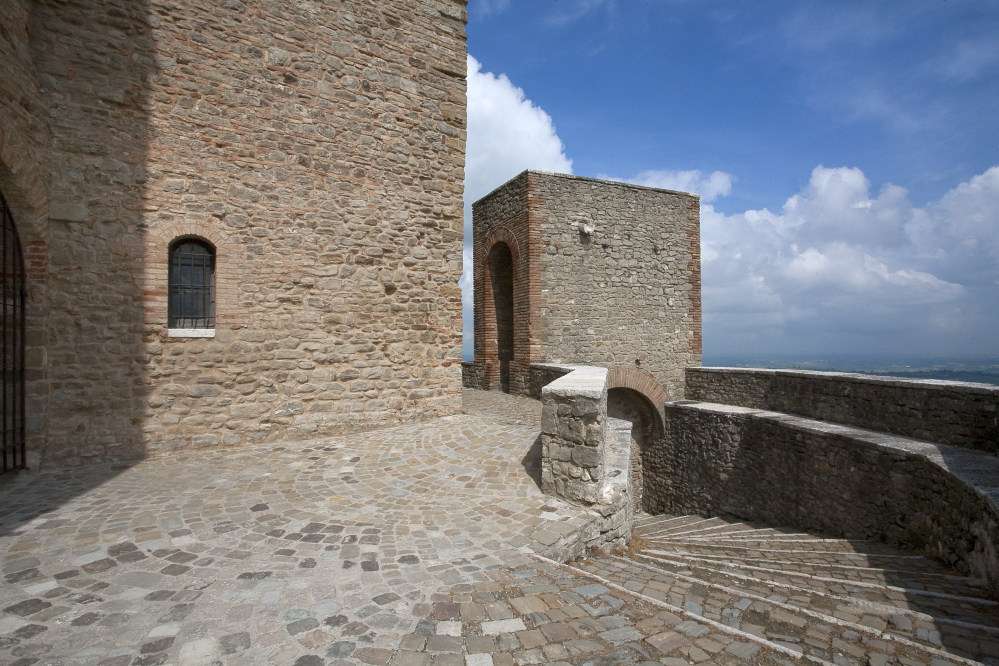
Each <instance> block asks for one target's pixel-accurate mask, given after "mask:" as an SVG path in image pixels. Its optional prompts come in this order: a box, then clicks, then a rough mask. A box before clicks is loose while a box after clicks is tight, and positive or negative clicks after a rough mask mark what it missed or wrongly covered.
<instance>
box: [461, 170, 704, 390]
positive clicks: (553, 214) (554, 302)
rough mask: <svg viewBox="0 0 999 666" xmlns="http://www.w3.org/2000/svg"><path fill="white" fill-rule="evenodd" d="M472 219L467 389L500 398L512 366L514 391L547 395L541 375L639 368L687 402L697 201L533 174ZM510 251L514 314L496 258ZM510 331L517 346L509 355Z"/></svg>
mask: <svg viewBox="0 0 999 666" xmlns="http://www.w3.org/2000/svg"><path fill="white" fill-rule="evenodd" d="M473 214H474V218H473V223H472V226H473V234H474V238H473V254H474V259H473V261H474V269H475V281H474V285H475V286H474V288H475V361H474V363H475V372H474V373H470V375H469V386H473V385H474V386H476V387H478V388H483V389H496V388H499V387H500V384H501V383H502V375H503V372H504V371H503V370H502V366H503V364H504V363H508V366H509V371H508V372H509V390H510V391H512V392H514V393H523V394H527V393H531V394H532V395H539V394H538V393H536V392H532V386H531V385H532V383H533V384H537V383H538V382H534V381H532V378H531V373H532V369H531V364H539V363H556V364H559V363H568V364H572V363H577V364H586V365H596V366H603V367H612V366H627V367H629V368H632V369H636V368H640V369H641V370H643V371H645V372H647V373H649V375H650V376H651V377H653V378H654V379H655V381H656V382H658V383H659V384H661V385H662V386H663V387H665V389H666V391H667V392H668V393H669V394H670V395H672V396H673V397H674V398H681V397H683V388H684V387H683V368H684V367H686V366H690V365H698V364H699V363H700V359H701V290H700V201H699V198H698V196H697V195H693V194H685V193H682V192H670V191H666V190H657V189H652V188H647V187H638V186H633V185H626V184H623V183H612V182H608V181H601V180H596V179H592V178H580V177H576V176H566V175H560V174H551V173H545V172H539V171H526V172H524V173H522V174H520V175H519V176H517V177H516V178H514V179H513V180H511V181H509V182H508V183H506V184H505V185H503V186H501V187H499V188H497V189H496V190H494V191H493V192H491V193H490V194H489V195H487V196H486V197H484V198H482V199H481V200H479V201H477V202H475V204H473ZM500 247H507V248H509V254H508V255H505V256H509V257H510V259H509V261H510V262H511V271H510V273H511V274H510V275H506V273H504V275H506V277H505V278H503V279H504V280H510V281H512V287H511V289H512V306H511V305H509V303H507V306H503V304H502V303H501V301H502V302H507V301H508V300H509V299H506V297H505V296H504V297H502V298H501V296H500V295H501V294H505V293H506V291H507V288H506V287H504V288H503V289H498V286H499V284H500V283H499V282H498V281H497V280H500V274H499V273H496V257H494V258H490V257H492V255H491V253H493V252H495V251H496V248H500ZM498 256H499V255H497V257H498ZM494 281H497V282H496V285H494V284H493V283H494ZM504 284H505V282H504ZM494 286H495V287H497V288H494ZM497 299H499V300H497ZM504 307H508V308H509V309H510V310H511V312H510V314H509V315H504V314H503V312H504ZM511 317H512V320H511V321H507V319H510V318H511ZM504 326H506V327H512V329H511V330H510V331H508V332H507V333H506V334H505V335H507V336H512V337H511V342H512V344H510V345H509V346H510V348H509V349H506V348H505V347H504V349H502V350H501V349H500V347H501V346H503V345H501V344H500V340H499V337H500V335H501V333H502V331H504V330H506V329H505V328H504ZM504 354H505V355H506V356H507V357H508V358H504V356H503V355H504ZM550 379H552V378H549V381H550ZM543 383H544V382H542V384H543Z"/></svg>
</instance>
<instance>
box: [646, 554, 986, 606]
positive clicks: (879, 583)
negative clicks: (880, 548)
mask: <svg viewBox="0 0 999 666" xmlns="http://www.w3.org/2000/svg"><path fill="white" fill-rule="evenodd" d="M642 552H643V553H644V554H647V555H651V556H660V557H666V558H669V559H670V560H674V561H676V562H677V563H679V565H680V566H694V565H696V566H700V567H702V568H706V569H711V570H716V571H720V570H722V569H728V570H732V569H735V570H739V571H741V572H743V573H744V574H746V575H752V576H755V577H756V578H763V579H767V578H789V579H791V580H797V581H798V582H799V583H800V584H807V585H810V586H814V585H815V584H816V583H818V584H821V585H829V584H832V585H853V586H859V587H863V588H865V589H875V590H891V591H894V592H901V593H904V594H908V595H912V594H916V595H925V596H932V597H940V598H943V599H949V600H956V601H958V602H964V603H971V604H980V605H986V606H996V605H999V604H997V602H995V601H993V600H991V599H985V598H981V597H979V596H977V595H976V594H975V593H976V592H977V593H979V594H981V593H982V589H981V588H978V587H973V586H970V585H967V584H963V583H958V582H952V581H948V580H946V579H943V578H942V577H939V576H938V577H937V579H936V580H934V581H929V579H927V578H924V579H923V581H924V582H920V581H918V580H917V581H912V582H913V583H914V586H901V585H897V584H893V582H892V581H890V580H887V578H889V577H890V575H889V574H886V573H885V572H884V571H883V570H880V569H874V568H871V569H866V568H862V567H855V568H853V569H851V570H848V571H845V572H844V571H836V572H815V573H808V572H803V571H795V570H792V569H789V568H787V567H783V568H775V567H774V566H773V565H771V566H762V565H753V564H745V563H739V562H735V561H732V560H728V561H725V562H719V561H717V560H714V559H710V558H706V557H702V556H696V557H692V556H689V555H681V554H677V553H676V552H675V551H665V550H656V549H646V550H643V551H642ZM688 563H690V564H688ZM778 564H779V563H778ZM823 573H826V574H827V575H823ZM829 573H836V574H839V575H836V576H833V575H828V574H829ZM917 575H918V574H917ZM954 578H958V577H957V576H955V577H954Z"/></svg>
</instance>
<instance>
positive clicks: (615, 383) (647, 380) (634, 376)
mask: <svg viewBox="0 0 999 666" xmlns="http://www.w3.org/2000/svg"><path fill="white" fill-rule="evenodd" d="M614 388H627V389H631V390H633V391H637V392H638V393H641V394H642V395H643V396H645V397H646V398H647V399H648V400H649V402H651V403H652V405H653V406H654V407H655V410H656V414H657V415H658V416H659V423H658V424H657V425H658V428H659V432H663V424H664V422H665V420H664V418H663V405H664V404H665V403H667V402H669V401H670V400H672V396H670V393H669V391H667V390H666V388H665V387H664V386H663V385H662V384H660V383H659V380H658V379H656V378H655V377H654V376H653V375H652V373H650V372H648V371H646V370H642V369H640V368H631V367H628V366H624V365H615V366H611V367H610V368H609V369H608V371H607V389H608V390H610V389H614Z"/></svg>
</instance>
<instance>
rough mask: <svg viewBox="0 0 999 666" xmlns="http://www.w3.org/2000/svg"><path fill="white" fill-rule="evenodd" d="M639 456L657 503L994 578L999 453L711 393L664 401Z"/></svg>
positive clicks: (998, 562)
mask: <svg viewBox="0 0 999 666" xmlns="http://www.w3.org/2000/svg"><path fill="white" fill-rule="evenodd" d="M666 423H667V427H666V437H665V441H664V442H663V444H662V446H658V447H654V448H652V449H650V450H649V451H648V452H647V453H646V455H645V456H644V467H645V506H646V508H647V509H649V510H650V511H651V512H654V513H663V512H665V513H681V512H696V513H700V514H702V515H715V514H718V513H727V514H731V515H735V516H739V517H742V518H745V519H750V520H760V521H764V522H767V523H769V524H773V525H794V526H796V527H801V528H806V529H814V530H820V531H823V532H827V533H829V534H833V535H837V536H845V537H848V538H856V539H874V540H879V541H886V542H888V543H890V544H896V545H898V544H901V545H905V546H908V547H912V548H916V549H919V550H921V551H923V552H924V553H925V554H926V555H927V556H930V557H936V558H938V559H941V560H942V561H944V562H946V563H948V564H955V565H957V566H958V567H960V568H961V569H963V570H964V571H966V572H969V573H971V574H972V575H974V576H977V577H979V578H984V579H986V580H988V581H989V582H990V584H991V585H992V586H993V587H996V586H997V585H999V559H997V558H996V553H997V552H999V511H997V509H996V506H997V505H999V501H997V500H999V486H997V485H996V479H999V460H997V459H996V458H995V456H991V455H988V454H986V453H982V452H978V451H969V450H967V449H960V448H956V447H950V446H946V445H943V444H931V443H928V442H920V441H917V440H912V439H907V438H903V437H897V436H893V435H887V434H883V433H878V432H874V431H870V430H861V429H859V428H855V427H852V426H844V425H838V424H833V423H828V422H822V421H815V420H811V419H806V418H803V417H799V416H792V415H788V414H781V413H776V412H769V411H762V410H758V409H751V408H748V407H739V406H731V405H719V404H715V403H681V404H677V403H669V404H667V405H666Z"/></svg>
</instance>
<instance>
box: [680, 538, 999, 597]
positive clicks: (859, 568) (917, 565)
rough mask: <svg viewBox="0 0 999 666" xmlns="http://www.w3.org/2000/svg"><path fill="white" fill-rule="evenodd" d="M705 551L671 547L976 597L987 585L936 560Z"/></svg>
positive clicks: (712, 557) (722, 559)
mask: <svg viewBox="0 0 999 666" xmlns="http://www.w3.org/2000/svg"><path fill="white" fill-rule="evenodd" d="M704 550H708V549H702V550H693V549H687V548H683V547H680V548H675V547H674V548H670V552H671V553H672V554H673V555H675V556H681V555H682V556H687V557H690V558H694V559H703V560H705V561H713V562H717V563H718V564H719V565H723V564H725V563H750V564H757V565H759V566H761V567H766V568H770V569H776V570H779V571H782V572H787V573H794V572H801V573H807V574H815V575H820V576H831V577H837V574H838V573H840V572H846V573H850V572H867V575H868V577H874V578H876V579H877V580H879V581H880V582H882V583H886V584H895V585H899V586H901V587H909V588H915V589H927V588H926V586H925V585H924V583H923V582H921V581H926V582H927V583H929V584H931V585H932V584H933V583H934V581H935V580H937V579H940V580H942V581H945V582H947V583H949V584H951V585H956V586H959V587H961V586H963V587H966V588H967V590H968V591H967V592H962V594H970V595H971V596H975V594H974V593H975V592H979V593H982V592H983V588H984V582H983V581H981V580H980V579H977V578H970V577H968V576H959V575H954V574H948V573H942V572H940V571H937V570H936V569H938V568H939V567H938V566H937V565H935V564H934V563H932V562H926V563H925V564H923V563H921V562H919V561H916V562H910V563H908V568H905V569H902V568H898V567H891V566H884V565H878V564H872V563H870V562H867V563H866V565H865V564H862V563H859V562H855V563H853V564H839V563H835V562H826V561H816V560H811V561H809V560H804V559H781V558H777V557H752V556H749V555H744V556H742V557H733V556H732V555H729V554H722V555H718V554H715V553H713V552H703V551H704ZM924 562H925V561H924ZM903 582H904V584H903ZM928 589H931V590H932V589H933V588H932V587H930V588H928ZM940 591H942V590H940Z"/></svg>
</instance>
